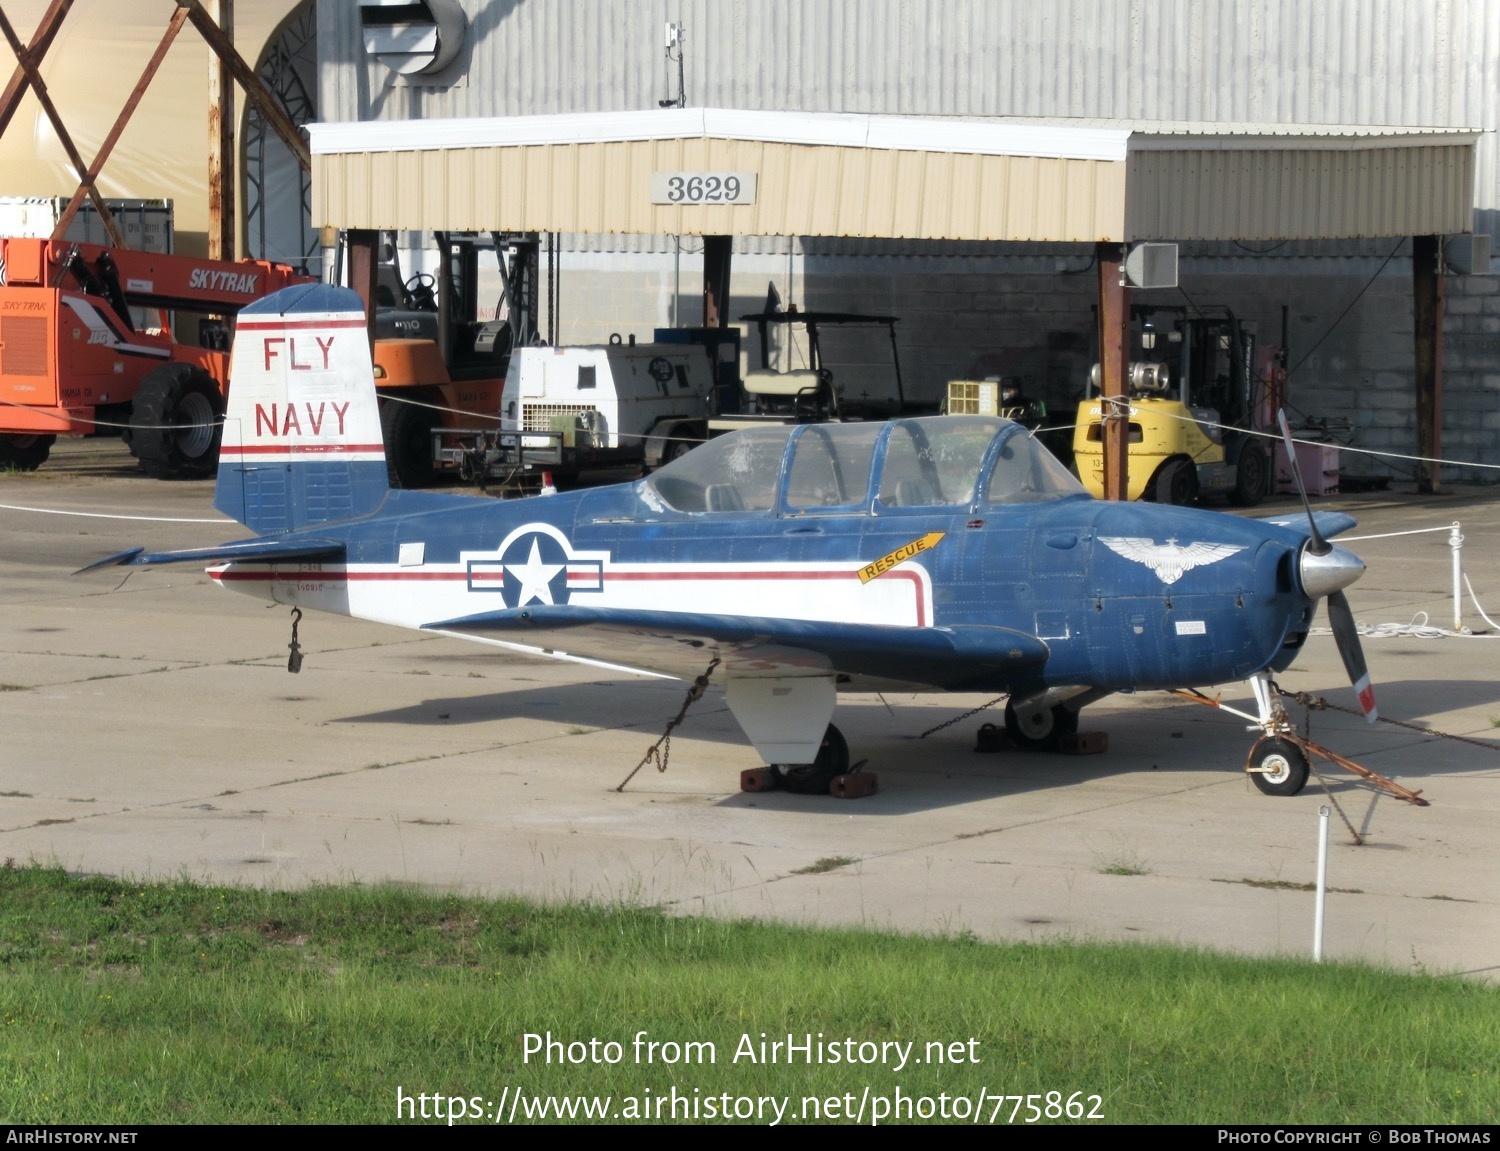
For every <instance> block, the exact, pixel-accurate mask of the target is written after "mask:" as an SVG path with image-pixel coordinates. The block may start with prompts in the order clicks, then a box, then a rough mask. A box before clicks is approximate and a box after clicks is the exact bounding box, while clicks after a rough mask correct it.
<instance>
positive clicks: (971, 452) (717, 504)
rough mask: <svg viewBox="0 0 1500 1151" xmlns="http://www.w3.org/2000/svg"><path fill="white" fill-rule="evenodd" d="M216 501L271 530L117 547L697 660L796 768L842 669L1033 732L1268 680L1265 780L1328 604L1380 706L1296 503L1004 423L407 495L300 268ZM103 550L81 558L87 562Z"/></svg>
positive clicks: (894, 428)
mask: <svg viewBox="0 0 1500 1151" xmlns="http://www.w3.org/2000/svg"><path fill="white" fill-rule="evenodd" d="M231 375H232V379H233V381H234V384H233V387H232V388H231V390H230V396H229V408H228V414H227V416H226V420H225V428H224V439H223V449H222V453H221V457H220V464H219V474H218V488H217V493H216V496H215V506H217V507H218V508H219V509H220V510H221V511H223V512H225V513H226V514H228V515H230V516H233V517H234V518H235V519H236V520H238V521H239V522H240V523H242V524H244V525H245V526H246V527H248V528H250V529H251V530H252V531H254V532H255V533H256V536H255V538H252V539H248V540H243V541H240V542H236V543H229V544H225V545H224V546H222V547H216V548H208V549H201V550H194V551H180V552H167V553H158V554H149V553H146V552H144V551H143V550H142V549H135V550H133V551H129V552H125V553H122V554H121V555H118V556H112V557H110V558H108V559H106V560H101V561H100V562H99V563H98V564H96V565H93V566H95V567H100V566H106V565H111V564H134V565H144V564H161V563H175V562H194V561H196V562H204V563H208V564H211V565H212V566H211V567H210V568H209V574H210V575H211V576H212V578H214V579H215V580H217V581H218V582H219V583H221V584H222V585H224V586H225V587H229V588H233V589H235V590H236V591H242V592H246V593H248V594H251V595H255V596H259V597H262V598H265V599H270V600H273V601H275V602H278V603H284V604H289V605H293V606H296V607H299V608H316V609H319V610H322V611H330V612H338V613H341V614H345V615H351V616H356V617H359V618H361V619H369V620H375V621H378V622H381V623H388V624H393V625H396V626H398V627H408V628H416V629H421V630H424V631H429V632H435V633H439V634H443V635H449V636H457V637H462V638H465V639H472V640H479V641H482V642H488V643H495V644H500V645H502V646H507V647H517V648H520V649H522V650H526V651H531V652H536V651H545V652H546V653H547V654H550V655H558V656H562V657H564V658H584V659H588V660H591V661H599V660H603V661H609V662H611V663H615V664H622V665H628V666H631V667H636V668H642V669H649V670H651V671H655V672H658V673H665V674H668V675H672V676H679V677H682V678H686V679H692V678H694V677H696V676H699V675H702V674H704V673H705V672H708V671H712V673H713V677H714V678H715V679H716V680H718V681H720V682H722V683H723V685H724V688H725V692H726V695H727V698H728V703H729V707H730V710H731V711H732V713H733V714H734V717H735V719H736V720H737V721H738V722H739V724H740V726H741V727H742V728H743V729H744V732H745V734H746V736H747V737H748V738H749V740H750V742H751V743H752V744H754V746H755V748H756V751H757V752H758V753H759V754H760V755H761V756H763V757H764V758H765V760H766V762H767V763H768V764H771V765H773V766H775V767H777V769H778V772H779V774H780V775H781V777H782V779H783V782H784V783H785V784H786V785H787V786H788V787H790V788H792V789H794V790H803V791H820V790H823V791H826V789H827V787H828V783H829V781H830V780H831V779H832V777H834V776H835V775H837V774H839V773H841V772H842V771H844V770H845V769H846V768H847V766H848V759H849V753H848V749H847V745H846V744H845V741H844V739H843V737H842V736H841V735H840V734H839V732H838V729H837V728H835V727H834V726H833V725H832V724H831V723H830V720H831V718H832V715H833V711H834V704H835V698H836V695H837V693H838V691H839V690H840V689H848V690H855V691H871V690H883V689H899V690H911V689H915V690H930V691H961V692H993V693H1002V692H1008V693H1009V703H1008V704H1007V707H1006V713H1005V720H1006V726H1007V729H1008V730H1009V733H1010V735H1011V736H1012V738H1013V739H1014V740H1015V741H1016V742H1017V743H1018V744H1020V745H1021V746H1023V747H1045V746H1049V745H1052V744H1054V743H1055V742H1056V741H1057V740H1058V739H1059V738H1060V737H1061V736H1062V735H1063V734H1065V733H1069V732H1072V731H1076V729H1077V726H1078V713H1079V710H1080V709H1081V708H1082V707H1084V706H1085V705H1087V704H1089V703H1091V702H1093V701H1096V700H1099V699H1101V698H1103V697H1105V696H1107V695H1110V694H1111V693H1113V692H1118V691H1132V690H1140V689H1151V688H1183V687H1192V686H1199V687H1203V686H1208V685H1211V684H1218V683H1225V682H1229V681H1234V680H1241V679H1248V680H1249V681H1250V682H1251V684H1252V685H1253V686H1254V688H1255V695H1256V699H1257V701H1258V709H1259V714H1258V715H1257V716H1249V717H1248V718H1251V719H1254V720H1256V722H1257V723H1258V724H1259V726H1260V727H1261V729H1262V731H1263V732H1264V736H1263V738H1262V739H1261V741H1260V742H1259V743H1258V744H1257V746H1256V750H1255V752H1254V753H1253V755H1252V757H1251V760H1250V770H1251V771H1252V774H1253V777H1254V779H1255V781H1256V783H1257V784H1258V785H1259V787H1260V788H1261V790H1262V791H1265V792H1268V793H1271V794H1283V795H1290V794H1295V793H1296V792H1297V791H1299V790H1300V789H1301V787H1302V786H1303V784H1304V783H1305V782H1306V778H1307V772H1308V765H1307V760H1306V757H1305V756H1304V755H1303V753H1302V752H1301V750H1300V749H1299V747H1298V746H1297V745H1296V744H1295V743H1294V742H1291V741H1288V740H1286V739H1284V738H1282V737H1283V736H1284V735H1286V734H1287V733H1288V732H1289V727H1288V725H1287V721H1286V717H1285V715H1284V714H1283V713H1282V712H1281V710H1280V708H1279V706H1278V705H1277V704H1276V702H1275V700H1274V698H1273V693H1272V691H1271V689H1270V676H1271V674H1272V673H1275V672H1278V671H1281V670H1283V669H1284V668H1286V667H1287V666H1288V665H1289V664H1290V663H1291V662H1292V660H1293V659H1294V658H1295V657H1296V655H1297V652H1298V650H1299V649H1300V648H1301V646H1302V643H1303V641H1304V639H1305V638H1306V636H1307V633H1308V629H1309V628H1310V627H1311V625H1312V620H1313V613H1314V611H1315V609H1316V606H1317V602H1318V600H1319V599H1322V598H1325V597H1326V598H1327V599H1328V600H1329V611H1330V617H1331V619H1332V620H1333V624H1334V631H1335V635H1336V637H1337V639H1338V641H1339V646H1340V650H1341V652H1342V653H1343V655H1344V658H1345V663H1346V665H1347V666H1348V669H1349V671H1350V675H1351V678H1353V679H1354V680H1355V681H1356V688H1357V690H1358V692H1359V695H1360V699H1361V702H1362V703H1363V704H1364V705H1365V709H1366V712H1367V713H1369V714H1373V708H1374V699H1373V695H1372V694H1371V692H1370V690H1369V680H1368V676H1367V675H1366V674H1365V669H1364V658H1363V655H1362V654H1361V652H1360V649H1359V640H1358V637H1357V634H1356V633H1355V630H1354V623H1353V619H1352V615H1351V613H1350V612H1349V608H1348V603H1347V600H1345V598H1344V595H1343V591H1342V589H1343V588H1344V587H1346V586H1347V585H1349V584H1350V583H1352V582H1354V581H1355V580H1356V579H1358V578H1359V576H1360V574H1361V573H1362V572H1363V571H1364V565H1363V563H1362V562H1361V561H1360V560H1359V559H1358V558H1357V557H1356V556H1354V555H1353V554H1352V553H1350V552H1348V551H1346V550H1344V549H1343V548H1339V547H1334V546H1332V545H1330V544H1328V543H1327V542H1326V539H1325V537H1326V536H1328V535H1332V534H1336V533H1337V532H1340V531H1343V530H1346V529H1347V528H1349V527H1351V526H1353V524H1354V520H1353V519H1351V518H1350V517H1348V516H1345V515H1340V514H1333V513H1320V514H1319V515H1318V516H1317V517H1314V516H1312V514H1311V513H1309V514H1308V515H1307V517H1306V520H1305V522H1300V521H1301V517H1288V518H1287V519H1286V521H1285V522H1271V521H1263V520H1248V519H1242V518H1239V517H1235V516H1230V515H1226V514H1222V513H1218V512H1210V511H1201V510H1195V509H1191V508H1178V507H1168V506H1155V505H1151V504H1137V503H1106V502H1101V501H1096V500H1094V499H1092V498H1091V497H1090V496H1089V495H1088V494H1087V493H1086V492H1085V491H1084V490H1083V488H1082V487H1081V486H1080V485H1079V484H1078V483H1077V481H1076V480H1074V479H1073V477H1072V476H1071V475H1069V474H1068V472H1067V471H1066V470H1065V469H1064V468H1063V467H1062V466H1061V465H1060V464H1059V463H1058V462H1057V461H1056V460H1055V459H1054V458H1053V457H1052V456H1051V455H1049V454H1048V453H1047V452H1046V451H1045V450H1044V449H1043V448H1042V447H1041V446H1040V445H1039V444H1038V443H1037V442H1036V441H1035V440H1034V439H1033V438H1032V437H1031V435H1030V434H1029V433H1028V432H1027V431H1026V430H1025V429H1024V428H1022V427H1021V426H1019V425H1018V424H1014V423H1011V422H1010V421H1008V420H1003V419H996V418H991V417H983V416H946V417H932V418H925V419H897V420H892V421H890V422H888V423H849V424H831V425H830V424H807V425H801V426H786V425H780V424H777V425H767V426H764V427H757V428H751V429H748V430H745V431H740V432H737V433H734V434H732V435H728V436H725V437H723V438H721V439H717V440H713V441H710V442H709V443H707V444H705V445H703V446H701V447H699V448H697V449H695V450H694V451H692V452H690V453H688V454H687V455H685V456H684V457H682V458H681V459H679V460H677V461H676V462H674V463H672V464H670V465H668V466H667V467H664V468H662V469H661V470H660V471H658V472H656V473H654V474H652V475H650V476H648V477H646V478H644V479H641V480H637V481H635V482H633V483H626V484H618V485H615V486H611V487H603V488H596V489H593V490H587V491H577V492H568V493H564V494H559V495H553V496H548V497H541V498H534V499H527V500H514V501H497V500H491V499H482V498H475V497H473V496H469V495H457V494H444V493H433V492H421V491H402V490H392V489H391V488H390V487H389V486H388V484H387V480H386V464H385V456H384V450H383V448H382V444H381V430H380V413H379V410H378V408H377V403H376V396H375V388H374V383H373V376H372V369H371V362H370V349H369V343H368V340H367V338H366V332H365V318H364V312H363V307H362V305H361V303H360V301H359V299H358V297H357V296H355V295H354V293H352V292H350V291H349V290H347V289H344V288H336V287H329V286H327V285H321V284H314V285H304V286H301V287H295V288H288V289H286V290H285V291H281V292H278V293H276V294H275V295H272V296H268V297H266V298H265V299H264V300H262V301H260V302H258V303H255V304H252V305H250V306H249V307H247V308H245V309H243V310H242V311H241V312H240V314H239V318H238V323H237V331H236V336H235V343H234V351H233V361H232V371H231ZM85 570H87V569H85Z"/></svg>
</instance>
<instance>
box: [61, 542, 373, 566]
mask: <svg viewBox="0 0 1500 1151" xmlns="http://www.w3.org/2000/svg"><path fill="white" fill-rule="evenodd" d="M343 558H344V543H343V541H342V540H319V539H306V538H301V539H295V540H280V539H253V540H240V541H238V542H236V543H230V544H220V545H219V546H218V547H212V548H189V549H187V550H185V551H180V552H148V551H147V550H146V549H145V548H131V549H130V550H129V551H123V552H118V553H116V554H115V555H112V556H105V557H104V558H103V559H102V560H95V561H94V562H93V563H91V564H89V565H88V566H87V567H81V568H79V569H78V570H77V571H76V572H74V573H73V574H74V575H82V574H83V573H84V572H91V571H95V570H97V569H99V568H107V567H153V566H155V565H157V564H190V563H201V564H218V563H233V562H235V561H244V562H247V563H290V562H292V561H295V560H308V561H311V560H321V561H323V562H325V563H326V562H329V561H333V562H337V561H339V560H342V559H343Z"/></svg>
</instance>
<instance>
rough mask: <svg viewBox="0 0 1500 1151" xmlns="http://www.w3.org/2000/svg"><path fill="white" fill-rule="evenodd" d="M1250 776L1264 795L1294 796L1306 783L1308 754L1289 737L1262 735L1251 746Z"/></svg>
mask: <svg viewBox="0 0 1500 1151" xmlns="http://www.w3.org/2000/svg"><path fill="white" fill-rule="evenodd" d="M1249 766H1250V767H1251V768H1255V769H1260V770H1252V771H1251V773H1250V778H1251V779H1253V780H1255V786H1256V787H1258V788H1260V789H1261V791H1263V792H1265V793H1266V794H1267V795H1296V794H1297V793H1298V792H1299V791H1301V790H1302V789H1303V788H1304V787H1306V786H1307V774H1308V764H1307V753H1306V752H1305V751H1303V750H1302V749H1301V748H1300V747H1298V746H1297V745H1296V744H1295V743H1293V742H1291V740H1287V739H1278V738H1276V737H1275V736H1270V735H1268V736H1265V737H1264V738H1262V739H1260V740H1257V741H1256V744H1255V746H1254V747H1253V748H1251V749H1250V763H1249Z"/></svg>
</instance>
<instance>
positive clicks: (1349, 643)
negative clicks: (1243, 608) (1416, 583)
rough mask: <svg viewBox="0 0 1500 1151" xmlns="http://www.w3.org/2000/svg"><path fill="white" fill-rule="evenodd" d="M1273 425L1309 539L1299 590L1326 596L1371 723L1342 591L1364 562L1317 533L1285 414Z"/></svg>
mask: <svg viewBox="0 0 1500 1151" xmlns="http://www.w3.org/2000/svg"><path fill="white" fill-rule="evenodd" d="M1276 423H1277V424H1278V425H1279V426H1280V428H1281V438H1282V441H1283V442H1284V443H1285V445H1286V456H1287V460H1288V461H1289V462H1290V463H1291V467H1292V479H1293V481H1294V482H1295V483H1296V485H1297V494H1298V495H1299V496H1301V497H1302V507H1303V509H1304V510H1305V511H1306V512H1307V524H1308V528H1309V538H1308V541H1307V543H1306V544H1305V545H1303V548H1302V560H1301V564H1300V574H1301V577H1302V588H1303V590H1304V591H1305V592H1307V594H1308V595H1310V596H1313V597H1315V598H1316V597H1327V600H1328V622H1329V624H1330V625H1331V626H1332V628H1333V641H1334V643H1335V644H1337V645H1338V649H1339V656H1340V658H1341V659H1343V661H1344V670H1345V671H1346V672H1348V673H1349V682H1350V683H1352V684H1353V685H1354V694H1355V695H1356V696H1357V697H1358V698H1359V706H1360V709H1361V710H1362V711H1363V712H1364V713H1365V719H1366V720H1368V721H1369V722H1370V723H1374V722H1375V720H1376V719H1377V718H1378V714H1379V713H1378V712H1377V711H1376V708H1375V689H1374V687H1373V686H1372V685H1371V683H1370V669H1369V668H1368V667H1367V666H1366V665H1365V652H1364V648H1363V647H1362V646H1361V645H1360V642H1359V629H1358V627H1356V626H1355V623H1354V611H1353V609H1351V608H1350V606H1349V597H1348V596H1346V595H1345V594H1344V588H1346V587H1348V586H1349V585H1350V584H1352V583H1353V582H1354V581H1355V580H1357V579H1359V577H1360V576H1362V575H1363V574H1364V571H1365V565H1364V561H1363V560H1361V559H1360V558H1359V557H1358V556H1357V555H1355V554H1354V553H1353V552H1351V551H1349V550H1348V549H1347V548H1341V547H1335V546H1334V545H1333V544H1331V543H1329V542H1328V541H1327V540H1326V539H1324V538H1323V533H1322V532H1321V531H1319V530H1318V521H1317V519H1316V517H1314V515H1313V513H1312V504H1311V503H1310V502H1309V501H1308V498H1307V488H1306V487H1304V486H1303V483H1302V469H1301V468H1300V467H1298V466H1297V451H1296V448H1294V447H1293V446H1292V430H1291V428H1290V427H1289V426H1288V425H1287V422H1286V412H1285V411H1278V412H1277V413H1276Z"/></svg>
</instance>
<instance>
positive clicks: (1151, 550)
mask: <svg viewBox="0 0 1500 1151" xmlns="http://www.w3.org/2000/svg"><path fill="white" fill-rule="evenodd" d="M1099 542H1100V543H1101V544H1103V545H1104V546H1105V547H1107V548H1109V550H1110V551H1112V552H1115V553H1116V554H1118V555H1122V556H1124V557H1125V558H1126V559H1128V560H1133V561H1135V562H1136V563H1138V564H1144V565H1145V566H1146V567H1148V568H1150V569H1151V570H1152V571H1154V572H1155V573H1156V575H1157V578H1159V579H1160V580H1161V582H1162V583H1164V584H1174V583H1176V582H1177V581H1178V580H1180V579H1181V578H1182V577H1183V575H1185V574H1186V573H1187V572H1190V571H1192V570H1193V569H1194V568H1196V567H1203V566H1204V565H1205V564H1213V563H1218V562H1219V561H1220V560H1222V559H1228V558H1229V557H1230V556H1232V555H1234V554H1235V553H1236V552H1242V551H1244V550H1245V549H1244V548H1242V547H1239V546H1238V545H1236V544H1204V543H1194V544H1187V545H1186V546H1183V545H1181V544H1179V543H1178V542H1177V540H1176V539H1175V538H1169V539H1168V540H1167V542H1166V543H1164V544H1159V543H1157V542H1156V541H1155V540H1153V539H1149V538H1147V537H1146V536H1100V537H1099Z"/></svg>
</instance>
